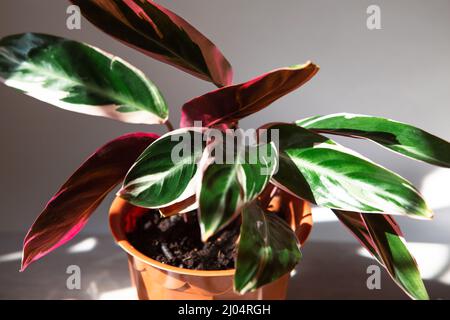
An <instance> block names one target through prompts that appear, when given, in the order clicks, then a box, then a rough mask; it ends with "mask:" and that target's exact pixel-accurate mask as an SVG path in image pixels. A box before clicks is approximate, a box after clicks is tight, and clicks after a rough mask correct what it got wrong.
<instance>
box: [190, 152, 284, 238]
mask: <svg viewBox="0 0 450 320" xmlns="http://www.w3.org/2000/svg"><path fill="white" fill-rule="evenodd" d="M210 146H211V150H209V149H210V148H207V149H206V150H205V152H207V153H208V154H207V155H206V156H207V157H208V161H209V162H210V163H209V164H208V165H206V166H205V168H204V172H203V175H202V183H201V186H200V188H199V191H198V199H199V208H200V210H199V213H200V227H201V231H202V238H203V240H204V241H206V240H207V239H208V238H209V237H211V236H212V235H213V234H215V233H216V232H217V231H219V230H221V229H222V228H224V227H225V226H227V225H228V224H229V223H230V222H231V221H232V220H233V219H234V218H235V217H236V216H237V215H239V213H240V211H241V209H242V207H243V206H245V205H246V204H248V203H249V202H251V201H253V200H254V199H255V198H256V197H257V196H258V195H259V194H260V193H261V192H262V191H263V190H264V188H265V187H266V186H267V184H268V183H269V181H270V178H271V177H272V175H273V173H274V172H275V170H276V168H277V154H276V149H275V146H274V145H273V144H263V145H258V146H247V148H240V147H239V148H238V149H239V150H237V152H236V154H234V153H235V150H231V151H230V150H228V149H229V148H222V143H220V144H212V145H210ZM213 146H214V148H212V147H213ZM218 149H221V151H220V154H222V155H224V152H233V157H232V158H233V159H232V160H233V161H224V159H222V158H220V157H218V156H217V154H218V153H219V152H218ZM213 151H214V152H215V156H212V155H211V153H212V152H213ZM224 156H225V155H224ZM218 160H220V161H218ZM230 162H232V163H230Z"/></svg>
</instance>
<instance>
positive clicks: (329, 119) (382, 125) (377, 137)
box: [296, 113, 450, 168]
mask: <svg viewBox="0 0 450 320" xmlns="http://www.w3.org/2000/svg"><path fill="white" fill-rule="evenodd" d="M296 124H297V125H299V126H302V127H304V128H308V129H311V130H314V131H317V132H322V133H328V134H336V135H341V136H349V137H354V138H365V139H369V140H371V141H374V142H376V143H378V144H380V145H381V146H383V147H386V148H388V149H390V150H392V151H395V152H398V153H400V154H403V155H405V156H407V157H410V158H413V159H417V160H421V161H424V162H427V163H430V164H434V165H437V166H442V167H446V168H450V143H449V142H447V141H445V140H443V139H441V138H439V137H436V136H434V135H432V134H430V133H428V132H425V131H423V130H421V129H418V128H415V127H413V126H411V125H408V124H405V123H401V122H397V121H394V120H390V119H385V118H379V117H373V116H366V115H359V114H350V113H338V114H331V115H327V116H315V117H311V118H307V119H304V120H300V121H297V122H296Z"/></svg>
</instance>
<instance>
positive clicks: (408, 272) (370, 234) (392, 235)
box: [335, 210, 428, 300]
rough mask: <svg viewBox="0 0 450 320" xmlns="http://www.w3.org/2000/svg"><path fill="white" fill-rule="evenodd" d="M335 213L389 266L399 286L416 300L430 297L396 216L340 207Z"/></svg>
mask: <svg viewBox="0 0 450 320" xmlns="http://www.w3.org/2000/svg"><path fill="white" fill-rule="evenodd" d="M335 214H336V215H337V217H338V218H339V219H340V220H341V221H342V222H344V223H345V225H347V226H348V227H349V228H350V230H351V231H352V232H353V233H354V235H355V236H356V237H357V239H358V240H360V241H361V243H362V244H363V245H364V247H366V248H367V249H368V250H369V251H370V252H371V253H372V255H373V256H374V257H375V258H376V259H377V260H378V261H379V262H380V264H381V265H383V266H384V267H385V268H386V270H387V271H388V273H389V275H390V276H391V277H392V279H393V280H394V281H395V283H396V284H397V285H398V286H399V287H400V288H402V289H403V290H404V291H405V292H406V293H407V294H408V295H409V296H410V297H411V298H413V299H417V300H427V299H428V293H427V290H426V288H425V285H424V284H423V281H422V278H421V276H420V272H419V269H418V267H417V263H416V261H415V259H414V257H413V256H412V254H411V253H410V252H409V250H408V247H407V246H406V242H405V240H404V238H403V234H402V232H401V230H400V227H399V226H398V224H397V223H396V222H395V220H394V219H393V217H391V216H389V215H381V214H370V213H359V212H347V211H339V210H335ZM355 231H356V232H355Z"/></svg>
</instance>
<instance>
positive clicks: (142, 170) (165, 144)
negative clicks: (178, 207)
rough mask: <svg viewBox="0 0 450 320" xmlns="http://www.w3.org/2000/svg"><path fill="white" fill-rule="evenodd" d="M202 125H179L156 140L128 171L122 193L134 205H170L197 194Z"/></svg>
mask: <svg viewBox="0 0 450 320" xmlns="http://www.w3.org/2000/svg"><path fill="white" fill-rule="evenodd" d="M203 148H204V142H203V134H202V132H201V129H195V130H194V129H179V130H175V131H172V132H170V133H169V134H166V135H164V136H162V137H161V138H160V139H158V140H156V141H155V142H154V143H153V144H152V145H150V146H149V147H148V148H147V149H146V150H145V151H144V153H143V154H142V155H141V156H140V157H139V159H138V160H137V161H136V163H135V164H134V165H133V167H132V168H131V169H130V171H129V172H128V174H127V176H126V177H125V181H124V184H123V187H122V189H121V190H120V191H119V195H120V196H121V197H122V198H124V199H125V200H127V201H128V202H130V203H131V204H133V205H136V206H140V207H146V208H160V207H167V206H169V205H172V204H174V203H177V202H180V201H182V200H185V199H187V198H189V197H191V196H192V195H194V194H195V180H196V179H195V176H196V173H197V163H198V161H199V160H200V158H201V155H202V153H203Z"/></svg>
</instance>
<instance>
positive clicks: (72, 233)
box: [20, 219, 87, 272]
mask: <svg viewBox="0 0 450 320" xmlns="http://www.w3.org/2000/svg"><path fill="white" fill-rule="evenodd" d="M86 223H87V219H84V220H82V221H80V222H78V223H77V224H76V225H75V226H74V227H73V228H72V229H70V230H69V231H68V232H67V233H66V234H65V235H64V236H63V237H62V238H61V239H60V240H59V241H58V242H57V243H56V244H55V245H53V246H52V247H51V248H50V249H48V250H46V251H43V252H40V253H38V254H37V255H35V256H33V257H32V258H31V259H27V260H23V262H22V266H21V268H20V272H23V271H25V269H26V268H27V267H28V266H29V265H30V264H31V263H33V262H34V261H37V260H39V259H40V258H42V257H44V256H46V255H47V254H48V253H50V252H52V251H53V250H55V249H56V248H58V247H60V246H62V245H63V244H65V243H67V242H69V241H70V240H72V239H73V238H74V237H75V236H76V235H77V234H78V233H79V232H80V231H81V229H83V228H84V226H85V225H86ZM38 236H39V235H34V236H32V237H31V238H29V239H27V241H26V242H24V245H23V246H24V248H26V247H27V246H28V244H29V243H31V242H32V241H33V240H34V239H35V238H36V237H38ZM24 251H25V249H24Z"/></svg>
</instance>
